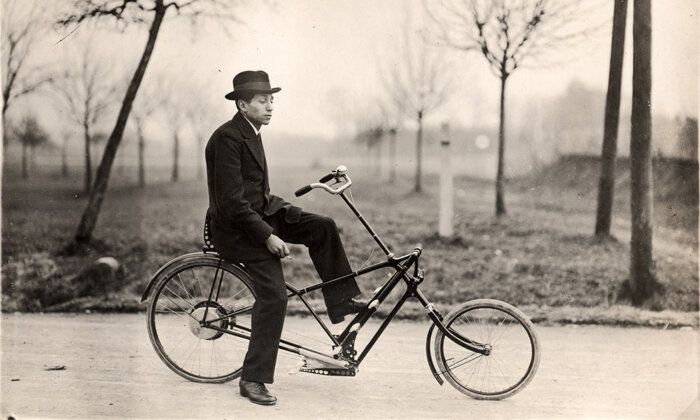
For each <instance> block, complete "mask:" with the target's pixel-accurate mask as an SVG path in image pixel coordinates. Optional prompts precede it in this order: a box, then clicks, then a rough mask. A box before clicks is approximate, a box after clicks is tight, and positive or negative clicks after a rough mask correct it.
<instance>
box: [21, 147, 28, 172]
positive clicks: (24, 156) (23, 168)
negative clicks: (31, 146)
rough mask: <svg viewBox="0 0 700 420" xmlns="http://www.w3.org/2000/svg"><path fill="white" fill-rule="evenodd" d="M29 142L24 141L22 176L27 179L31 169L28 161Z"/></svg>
mask: <svg viewBox="0 0 700 420" xmlns="http://www.w3.org/2000/svg"><path fill="white" fill-rule="evenodd" d="M27 159H28V157H27V143H26V142H22V178H23V179H27V178H29V169H28V166H29V165H28V163H27Z"/></svg>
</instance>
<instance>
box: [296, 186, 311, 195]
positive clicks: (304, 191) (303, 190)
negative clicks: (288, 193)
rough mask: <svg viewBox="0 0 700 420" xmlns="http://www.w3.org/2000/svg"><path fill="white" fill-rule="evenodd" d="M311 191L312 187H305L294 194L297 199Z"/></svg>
mask: <svg viewBox="0 0 700 420" xmlns="http://www.w3.org/2000/svg"><path fill="white" fill-rule="evenodd" d="M309 191H311V185H305V186H303V187H301V188H299V189H298V190H296V192H295V193H294V195H296V196H297V197H301V196H302V195H304V194H306V193H307V192H309Z"/></svg>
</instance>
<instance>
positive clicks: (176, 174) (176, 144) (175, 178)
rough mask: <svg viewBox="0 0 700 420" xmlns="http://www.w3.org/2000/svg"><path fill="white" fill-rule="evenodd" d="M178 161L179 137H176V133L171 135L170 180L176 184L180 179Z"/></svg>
mask: <svg viewBox="0 0 700 420" xmlns="http://www.w3.org/2000/svg"><path fill="white" fill-rule="evenodd" d="M179 160H180V137H179V136H178V135H177V131H176V132H174V133H173V173H172V178H171V180H172V181H173V182H177V181H178V179H179V178H180V167H179V166H178V161H179Z"/></svg>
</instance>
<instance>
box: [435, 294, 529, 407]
mask: <svg viewBox="0 0 700 420" xmlns="http://www.w3.org/2000/svg"><path fill="white" fill-rule="evenodd" d="M447 327H448V328H450V329H453V330H455V331H457V332H459V333H460V334H461V335H462V336H464V337H469V338H470V339H472V340H475V341H477V342H479V343H481V344H484V345H485V346H486V347H487V349H488V350H489V352H488V354H487V355H482V354H479V353H474V352H471V351H470V350H468V349H466V348H464V347H462V346H460V345H458V344H456V343H454V342H452V340H450V339H449V338H446V337H445V336H444V335H441V337H440V347H441V351H440V352H439V357H440V358H441V360H440V361H441V365H442V369H443V373H444V374H445V375H446V377H447V379H448V380H449V381H450V382H451V383H453V385H455V386H456V387H457V388H458V389H460V390H462V391H466V392H467V393H468V394H471V395H473V396H475V397H483V398H495V397H505V396H508V395H509V394H512V393H514V392H516V391H517V390H518V389H519V388H520V387H522V386H524V385H525V384H526V383H527V381H529V379H530V378H531V376H532V373H533V367H534V364H535V362H536V353H535V352H536V349H535V341H534V338H533V336H532V334H531V332H530V331H529V329H528V328H527V326H526V325H525V324H524V323H523V322H522V321H521V320H520V319H518V316H516V315H515V314H513V313H511V312H510V311H507V310H505V309H503V308H496V307H491V306H478V307H472V308H467V309H466V310H464V311H462V312H461V313H459V314H458V315H457V316H455V317H454V318H452V319H451V320H450V321H449V323H448V325H447Z"/></svg>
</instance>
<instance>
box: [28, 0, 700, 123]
mask: <svg viewBox="0 0 700 420" xmlns="http://www.w3.org/2000/svg"><path fill="white" fill-rule="evenodd" d="M39 2H40V4H42V5H43V6H44V7H49V8H51V7H53V6H52V5H53V4H54V2H51V1H49V0H39ZM607 3H609V5H608V6H607V9H603V10H601V11H600V16H595V17H594V18H596V19H598V18H600V19H604V20H605V19H608V21H609V20H611V16H612V3H613V2H612V1H609V2H607ZM630 3H632V2H631V1H630ZM653 5H654V7H653V12H652V13H653V46H652V51H653V60H652V66H653V92H652V102H653V110H654V112H657V113H663V114H667V115H675V114H684V115H693V116H696V115H697V113H698V90H699V88H698V64H699V61H700V60H699V58H698V39H700V33H699V32H698V26H699V25H698V22H699V21H700V20H699V18H698V1H697V0H656V1H653ZM421 7H422V6H421V2H420V1H411V0H405V1H404V0H385V1H376V0H331V1H321V0H285V1H278V2H277V4H276V5H274V6H273V7H268V6H263V5H261V4H260V2H249V4H248V5H247V6H245V7H243V8H238V9H236V10H237V11H238V12H239V13H240V16H241V19H242V20H244V23H242V24H236V23H230V22H229V23H224V24H217V23H211V22H209V23H207V24H206V26H205V27H203V28H200V29H199V30H197V31H196V32H194V33H193V32H192V31H191V28H190V25H189V23H188V21H187V20H185V19H175V20H170V21H166V22H165V24H164V26H163V29H162V31H161V35H160V38H159V39H158V41H157V44H156V48H155V53H154V55H153V59H152V61H151V66H150V67H149V74H148V76H147V79H146V82H147V83H153V84H156V85H157V84H158V83H159V80H161V79H164V78H169V79H170V78H172V79H173V80H175V82H171V86H172V85H174V86H177V85H178V84H185V83H187V81H188V80H192V81H198V83H200V85H202V88H201V89H200V90H199V91H198V92H199V93H201V95H202V96H203V97H204V98H205V100H204V102H205V103H208V104H211V105H209V106H211V107H212V113H214V114H216V115H220V116H221V118H222V119H223V118H227V117H229V116H231V115H232V114H233V113H234V112H235V108H234V106H233V103H231V102H229V101H226V100H225V99H224V98H223V95H224V94H225V93H227V92H228V91H229V90H231V79H232V77H233V75H235V74H236V73H237V72H239V71H242V70H247V69H252V70H258V69H263V70H266V71H267V72H268V73H269V74H270V78H271V82H272V84H273V85H275V86H280V87H282V91H281V92H280V93H279V94H277V95H276V107H277V109H276V111H275V116H274V117H273V121H272V125H271V127H272V126H274V128H275V129H276V130H281V131H284V132H293V133H298V134H306V135H313V134H318V135H323V136H333V135H335V134H337V128H338V124H337V121H333V120H332V118H331V117H330V116H331V115H332V112H331V111H330V110H329V108H332V107H333V102H334V101H346V102H348V103H354V104H356V105H355V106H356V107H360V108H367V109H372V107H371V99H370V98H371V93H372V92H374V91H378V90H381V86H380V84H379V78H378V77H377V62H378V61H381V60H383V59H384V57H386V56H388V55H390V53H391V50H392V45H393V44H392V43H395V42H396V38H397V37H398V34H399V31H400V29H399V28H400V24H401V21H402V16H403V13H402V11H403V10H404V9H407V8H413V9H414V10H415V11H416V13H417V14H418V15H420V14H421V12H420V11H421ZM48 11H49V12H52V11H53V10H52V9H48ZM47 15H51V13H47ZM631 18H632V13H631V12H630V13H628V28H629V33H628V36H627V48H626V53H627V56H626V59H625V79H624V80H625V83H624V91H625V95H629V93H630V91H631V52H632V48H631V41H632V36H631V26H632V25H631ZM223 25H226V27H227V28H228V29H229V32H230V35H226V34H225V33H224V31H223V28H222V26H223ZM609 34H610V25H608V26H607V28H606V29H605V31H603V32H602V33H601V35H600V36H598V37H597V38H595V39H592V40H590V41H589V42H587V43H585V44H582V45H580V46H579V47H578V48H577V49H576V50H575V51H572V52H571V53H569V54H568V55H567V57H565V58H562V59H560V60H558V64H556V65H554V66H549V67H533V68H524V69H522V70H518V72H516V73H515V75H514V76H513V77H512V78H511V79H510V81H509V83H510V85H509V91H508V94H509V99H511V100H512V101H514V102H516V103H517V102H519V101H520V102H522V101H524V100H527V98H529V97H531V96H555V95H558V94H561V93H562V92H563V91H564V90H565V89H566V87H567V86H568V85H569V83H571V81H572V80H575V79H578V80H580V81H582V82H583V83H585V84H586V85H588V86H591V87H594V88H597V89H600V90H605V89H606V86H607V72H608V61H609V51H610V45H609ZM64 35H65V31H64V32H61V31H51V32H49V33H48V34H47V36H46V37H44V38H42V39H41V40H40V42H39V44H38V51H39V52H40V55H41V57H42V58H41V59H43V60H45V61H47V60H48V61H54V62H56V61H65V60H66V57H67V56H70V50H71V48H73V47H75V45H76V44H77V41H78V40H80V39H81V37H82V38H86V37H90V38H92V39H93V40H95V41H96V42H97V43H98V45H100V48H101V50H102V55H101V57H102V59H103V60H105V61H107V62H109V63H110V66H111V67H113V68H114V69H116V70H117V71H119V72H121V73H125V74H126V73H128V74H129V75H130V74H131V73H133V66H134V64H135V61H136V60H137V58H138V57H139V56H140V54H141V52H142V50H143V46H144V43H145V37H146V28H145V27H140V28H135V27H132V28H130V29H128V30H126V31H125V32H118V31H114V30H112V31H111V32H109V33H106V34H105V33H102V32H100V33H97V34H93V33H91V30H90V28H89V26H88V25H83V26H81V27H80V28H78V29H77V30H76V31H75V32H74V33H73V34H72V35H71V36H69V37H68V38H66V39H65V40H64V41H62V42H60V43H58V44H56V42H57V41H58V40H59V39H61V38H62V37H63V36H64ZM450 54H451V55H452V57H453V59H454V60H453V61H454V62H455V63H456V64H457V66H458V73H457V74H459V75H460V83H459V86H458V87H457V88H456V92H455V95H453V97H452V99H451V101H450V103H449V104H448V105H446V106H445V107H443V108H442V110H440V111H439V112H437V113H436V114H435V115H433V116H432V117H431V119H430V120H429V122H430V121H432V122H440V121H443V120H449V119H452V120H455V121H456V122H457V123H462V124H468V123H470V122H471V121H469V120H472V121H473V120H478V121H481V122H495V121H496V118H497V112H498V81H497V79H496V78H495V77H494V76H493V75H492V74H491V73H490V72H489V71H488V68H487V66H486V64H485V61H484V59H483V58H482V57H481V56H480V55H478V54H477V53H471V54H467V53H463V52H457V51H452V52H450ZM154 75H155V76H154ZM119 99H121V98H119ZM32 102H33V104H34V106H37V102H36V100H34V101H32ZM368 102H369V103H368ZM25 103H28V102H27V101H25ZM41 104H42V105H41V106H52V104H51V103H50V102H49V103H47V102H46V101H42V102H41ZM53 105H54V106H55V104H53ZM20 108H21V103H20V105H19V106H18V109H20ZM601 112H602V110H601Z"/></svg>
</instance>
